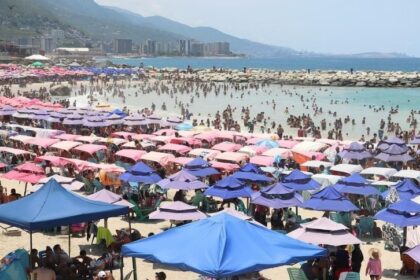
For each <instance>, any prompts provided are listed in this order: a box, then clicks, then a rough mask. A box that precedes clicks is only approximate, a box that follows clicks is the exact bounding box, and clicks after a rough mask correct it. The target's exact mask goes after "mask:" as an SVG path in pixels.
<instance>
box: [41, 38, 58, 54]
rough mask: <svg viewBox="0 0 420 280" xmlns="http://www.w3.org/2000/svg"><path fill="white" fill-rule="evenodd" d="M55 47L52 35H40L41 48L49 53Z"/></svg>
mask: <svg viewBox="0 0 420 280" xmlns="http://www.w3.org/2000/svg"><path fill="white" fill-rule="evenodd" d="M55 48H56V44H55V41H54V39H53V38H52V37H41V50H43V51H44V52H45V53H51V52H52V51H53V50H54V49H55Z"/></svg>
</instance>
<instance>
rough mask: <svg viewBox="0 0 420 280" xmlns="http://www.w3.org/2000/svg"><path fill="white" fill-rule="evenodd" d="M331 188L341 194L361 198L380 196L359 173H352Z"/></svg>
mask: <svg viewBox="0 0 420 280" xmlns="http://www.w3.org/2000/svg"><path fill="white" fill-rule="evenodd" d="M333 187H334V189H336V190H337V191H339V192H341V193H351V194H358V195H363V196H369V195H380V192H379V191H378V189H377V188H375V187H374V186H372V185H371V184H370V183H369V182H368V181H367V180H366V179H365V178H364V177H362V176H361V175H360V174H359V173H353V174H352V175H351V176H349V177H345V178H343V179H340V180H339V181H338V182H337V183H336V184H334V185H333Z"/></svg>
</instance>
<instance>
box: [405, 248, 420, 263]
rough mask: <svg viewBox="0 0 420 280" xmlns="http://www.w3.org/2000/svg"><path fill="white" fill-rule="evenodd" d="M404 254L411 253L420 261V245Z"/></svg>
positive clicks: (411, 255) (413, 257)
mask: <svg viewBox="0 0 420 280" xmlns="http://www.w3.org/2000/svg"><path fill="white" fill-rule="evenodd" d="M403 254H406V255H409V256H410V257H411V258H412V259H413V260H414V261H415V262H416V263H420V245H417V246H415V247H413V248H411V249H410V250H407V251H405V252H404V253H403Z"/></svg>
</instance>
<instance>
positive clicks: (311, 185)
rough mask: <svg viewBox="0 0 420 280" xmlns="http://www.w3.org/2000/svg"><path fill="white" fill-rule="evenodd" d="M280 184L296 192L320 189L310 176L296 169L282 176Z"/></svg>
mask: <svg viewBox="0 0 420 280" xmlns="http://www.w3.org/2000/svg"><path fill="white" fill-rule="evenodd" d="M281 182H282V183H283V185H285V186H286V187H288V188H290V189H294V190H296V191H304V190H316V189H319V188H320V187H321V185H320V184H319V183H318V182H317V181H315V180H313V179H312V178H311V176H309V175H307V174H305V173H303V172H302V171H300V170H298V169H295V170H293V171H292V172H290V173H289V174H288V175H286V176H284V177H283V178H282V179H281Z"/></svg>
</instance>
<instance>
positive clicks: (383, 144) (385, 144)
mask: <svg viewBox="0 0 420 280" xmlns="http://www.w3.org/2000/svg"><path fill="white" fill-rule="evenodd" d="M391 145H397V146H400V147H401V148H403V149H405V150H406V151H407V145H406V144H405V142H404V140H402V139H401V138H398V137H396V136H392V137H390V138H388V139H386V140H382V141H380V142H379V144H378V147H377V148H378V150H380V151H383V150H386V149H388V148H389V147H390V146H391Z"/></svg>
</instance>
